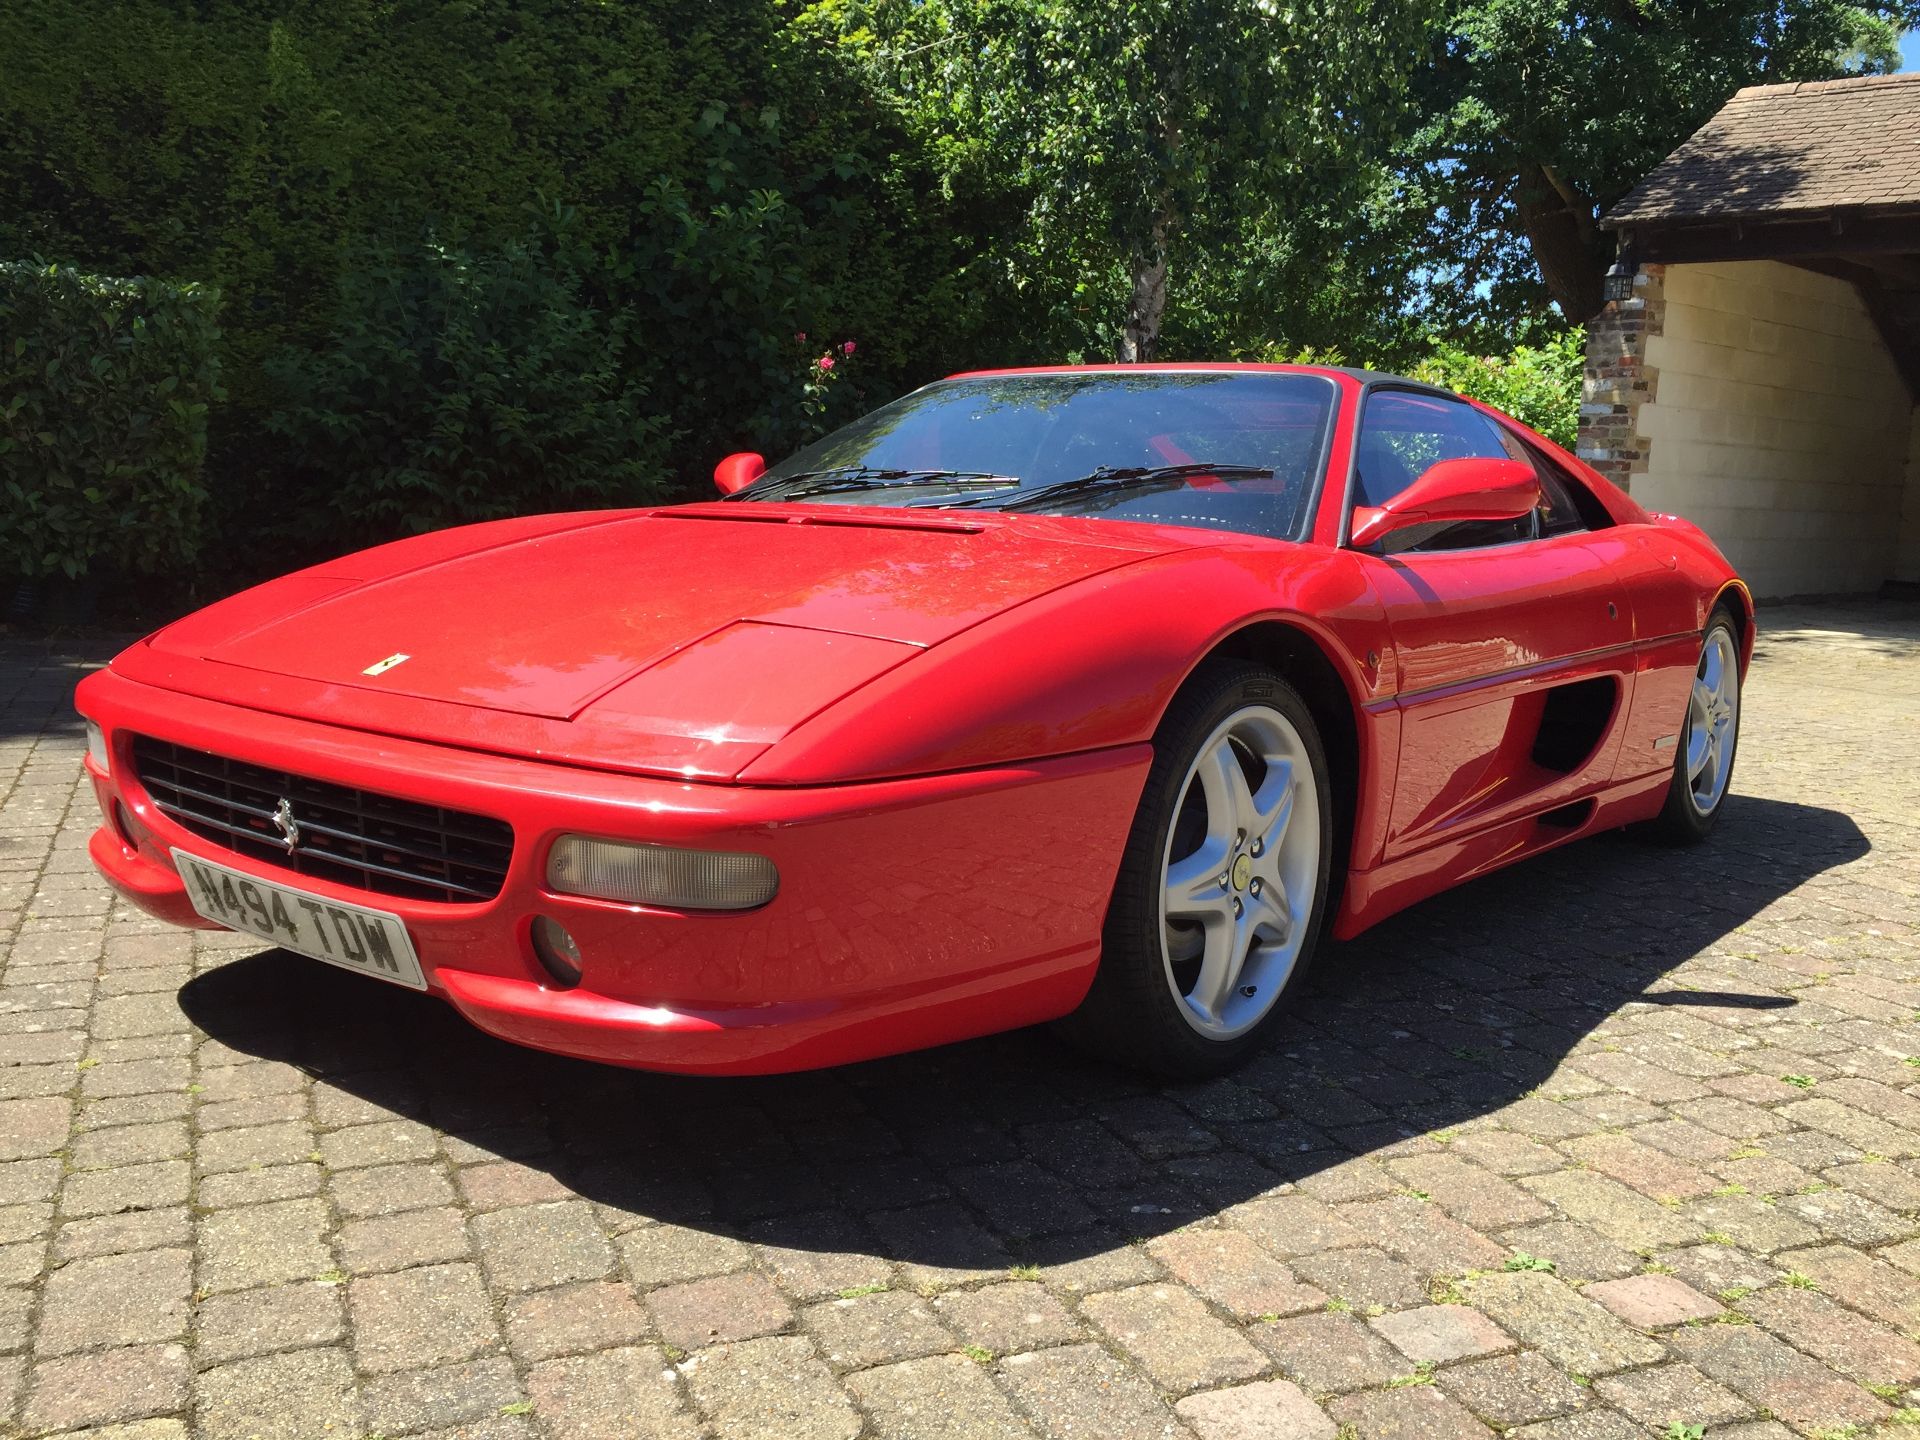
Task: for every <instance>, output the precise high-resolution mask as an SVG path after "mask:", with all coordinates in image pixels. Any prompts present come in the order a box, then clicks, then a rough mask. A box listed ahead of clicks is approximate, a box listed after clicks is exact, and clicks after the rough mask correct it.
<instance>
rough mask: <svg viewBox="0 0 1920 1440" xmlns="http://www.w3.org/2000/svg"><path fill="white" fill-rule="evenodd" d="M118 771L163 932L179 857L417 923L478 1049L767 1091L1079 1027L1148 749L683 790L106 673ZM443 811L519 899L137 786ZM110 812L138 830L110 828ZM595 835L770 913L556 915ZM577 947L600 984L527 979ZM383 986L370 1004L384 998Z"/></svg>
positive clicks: (98, 777) (93, 770)
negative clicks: (553, 879) (744, 892)
mask: <svg viewBox="0 0 1920 1440" xmlns="http://www.w3.org/2000/svg"><path fill="white" fill-rule="evenodd" d="M78 703H79V706H80V709H81V710H82V712H83V713H84V714H85V715H86V716H87V717H88V718H89V719H91V720H92V721H94V722H95V723H96V724H98V725H100V726H101V727H102V729H103V730H105V732H106V734H107V742H108V751H109V756H110V759H111V767H110V770H109V771H108V772H105V773H103V772H101V771H100V770H99V769H98V767H96V766H95V765H94V764H93V762H92V761H91V760H88V761H87V762H86V765H87V771H88V774H89V776H90V777H91V779H92V781H93V785H94V790H95V793H96V795H97V797H98V798H99V801H100V805H101V810H102V813H103V814H104V815H105V816H107V817H108V818H107V823H106V824H104V825H103V826H102V827H101V828H100V830H99V831H97V832H96V833H95V835H94V836H93V838H92V841H91V844H90V847H89V849H90V853H91V855H92V858H93V860H94V863H95V864H96V865H97V866H98V867H99V869H100V871H101V873H102V874H103V875H104V876H105V877H106V878H107V880H108V882H109V883H110V884H112V885H113V886H114V888H115V889H116V890H118V891H119V892H120V893H121V894H122V895H124V896H126V897H127V899H129V900H130V901H132V902H133V903H134V904H136V905H138V906H140V907H141V908H142V909H143V910H146V911H147V912H149V913H150V914H153V915H156V916H158V917H160V918H161V919H163V920H168V921H171V922H173V923H175V924H181V925H195V926H206V925H208V923H209V922H207V921H205V920H203V919H201V918H200V917H199V916H198V915H197V914H196V913H195V912H194V911H193V908H192V906H191V905H190V904H189V903H188V900H187V896H186V891H185V887H184V886H183V884H182V883H181V881H180V878H179V876H178V875H177V874H176V873H175V871H174V868H173V863H172V859H171V854H170V852H171V850H172V849H173V848H175V847H177V848H179V849H181V850H184V851H187V852H190V853H193V854H196V855H203V856H205V857H206V858H207V859H209V860H212V861H215V862H217V863H219V864H222V865H226V866H228V867H230V868H232V869H236V870H241V871H245V872H248V873H251V874H254V875H257V876H259V877H260V878H262V879H265V880H270V881H273V882H275V883H278V884H281V885H291V886H293V887H294V888H297V889H300V890H304V891H307V892H309V893H311V894H315V895H320V896H322V897H325V898H328V899H332V900H338V901H346V902H351V903H354V904H360V905H370V906H373V907H374V908H377V909H380V910H385V911H388V912H391V913H393V914H396V915H398V916H400V917H401V919H402V920H403V922H404V923H405V924H406V926H407V930H408V933H409V934H410V935H411V937H412V939H413V942H414V947H415V949H416V951H417V952H418V953H419V956H420V960H421V964H422V967H423V969H424V970H425V972H426V977H427V982H428V988H429V989H430V990H431V991H432V992H433V993H435V994H437V995H439V996H441V997H442V998H443V999H445V1000H447V1001H449V1002H450V1003H452V1004H453V1005H454V1006H455V1007H456V1008H457V1009H459V1011H460V1012H461V1013H462V1014H463V1015H465V1016H466V1017H467V1019H469V1020H470V1021H472V1022H473V1023H474V1024H475V1025H477V1026H479V1027H480V1028H481V1029H483V1030H486V1031H488V1032H489V1033H491V1034H494V1035H497V1036H500V1037H501V1038H503V1039H507V1040H511V1041H514V1042H516V1043H519V1044H523V1045H531V1046H534V1047H536V1048H539V1049H543V1050H551V1051H555V1052H557V1053H560V1054H566V1055H575V1056H580V1057H584V1058H588V1059H594V1060H603V1061H609V1062H612V1063H615V1064H621V1065H632V1066H639V1067H642V1068H648V1069H662V1070H680V1071H706V1072H714V1073H737V1074H749V1073H767V1072H773V1071H780V1070H794V1069H806V1068H812V1067H815V1066H823V1065H833V1064H841V1063H845V1062H847V1061H852V1060H859V1059H865V1058H868V1057H871V1056H875V1055H883V1054H890V1053H894V1052H897V1051H902V1050H910V1049H916V1048H920V1047H922V1046H927V1045H934V1044H941V1043H945V1042H947V1041H951V1040H958V1039H963V1038H966V1037H969V1036H973V1035H980V1034H986V1033H989V1032H992V1031H996V1030H1005V1029H1011V1028H1014V1027H1017V1026H1021V1025H1028V1024H1033V1023H1035V1022H1037V1021H1041V1020H1046V1019H1050V1018H1053V1017H1055V1016H1059V1015H1063V1014H1065V1013H1066V1012H1067V1011H1069V1010H1071V1009H1072V1008H1073V1007H1074V1006H1075V1005H1077V1004H1078V1003H1079V1001H1080V999H1081V997H1082V996H1083V995H1084V994H1085V992H1086V988H1087V986H1088V985H1089V984H1090V983H1091V982H1092V977H1093V971H1094V967H1095V965H1096V963H1097V961H1098V956H1099V935H1100V926H1101V922H1102V920H1103V918H1104V915H1105V911H1106V905H1107V899H1108V896H1109V894H1110V893H1111V890H1112V886H1113V878H1114V871H1115V869H1116V867H1117V865H1118V863H1119V857H1120V853H1121V849H1122V846H1123V845H1124V842H1125V838H1126V833H1127V828H1128V826H1129V825H1130V824H1131V821H1132V817H1133V811H1134V807H1135V805H1136V804H1137V802H1138V799H1139V793H1140V788H1141V786H1142V784H1143V783H1144V780H1145V776H1146V769H1147V765H1148V763H1149V761H1150V758H1151V757H1150V753H1149V751H1148V749H1147V747H1146V746H1129V747H1126V748H1124V749H1119V750H1109V751H1101V752H1097V753H1094V754H1087V755H1078V756H1067V757H1061V758H1057V759H1050V760H1042V761H1035V762H1030V763H1024V764H1019V765H1013V766H1008V767H1003V768H995V769H988V770H974V771H966V772H961V773H955V774H947V775H936V776H928V777H924V778H920V779H912V780H894V781H884V782H878V783H871V784H859V785H847V786H833V787H810V788H804V789H800V788H796V789H772V788H750V787H741V786H722V785H709V784H692V783H687V782H681V781H674V780H668V779H656V778H647V777H637V776H632V775H624V774H612V773H605V772H599V771H593V770H586V769H580V768H575V767H571V766H557V765H547V764H541V763H539V762H535V761H527V760H520V759H514V758H509V757H503V756H497V755H490V754H486V753H483V752H478V751H470V750H458V749H452V748H449V747H445V746H440V745H428V744H423V743H420V742H417V741H410V740H404V739H395V738H391V737H388V736H382V735H372V734H367V733H365V732H361V731H353V730H346V729H342V728H340V727H337V726H331V725H320V724H315V723H313V722H310V721H303V720H297V719H290V718H285V717H281V716H275V715H269V714H264V713H261V712H258V711H252V710H246V709H242V708H240V707H237V706H233V705H227V704H223V703H219V702H214V701H208V700H200V699H195V698H192V697H189V696H182V695H177V694H175V693H173V692H171V691H166V690H161V689H159V688H157V687H154V686H149V685H145V684H142V683H139V682H136V681H133V680H129V679H127V678H126V677H124V676H121V675H117V674H115V673H113V672H112V671H110V670H109V671H101V672H99V673H97V674H95V675H93V676H90V677H89V678H88V679H87V680H86V681H85V682H83V684H82V685H81V687H80V691H79V695H78ZM135 735H148V736H152V737H155V738H158V739H162V740H168V741H172V742H174V743H176V744H180V745H186V746H191V747H194V748H196V749H201V750H207V751H211V752H213V753H216V754H221V755H227V756H230V757H233V758H235V759H239V760H244V761H248V762H251V763H254V764H258V765H263V766H269V767H273V768H277V769H283V770H287V771H291V772H294V773H297V774H302V775H309V776H313V777H315V778H319V779H323V780H329V781H333V782H336V783H340V784H345V785H352V786H356V787H359V788H361V789H365V790H372V791H377V792H380V793H383V794H388V795H394V796H399V797H402V798H405V799H410V800H417V801H421V802H424V803H427V804H434V805H443V806H447V807H449V808H453V809H458V810H464V811H469V812H472V813H475V814H481V815H490V816H494V817H497V818H499V819H501V820H504V821H506V822H507V823H508V824H509V825H511V826H512V828H513V832H514V849H513V857H512V860H511V862H510V863H509V867H508V873H507V878H506V882H505V885H504V886H503V888H502V890H501V892H500V893H499V894H498V895H497V896H495V897H494V898H493V899H491V900H488V901H485V902H482V903H478V904H460V905H451V904H442V903H438V902H427V901H418V900H409V899H402V898H399V897H396V896H392V895H385V894H377V893H372V892H368V891H363V890H357V889H349V888H346V887H344V886H340V885H336V884H332V883H330V882H328V881H324V880H320V879H317V878H314V877H312V876H305V875H294V874H292V873H291V872H287V871H283V870H277V869H276V868H275V867H274V866H272V865H271V864H268V863H264V862H261V861H257V860H253V859H250V858H247V857H245V856H241V855H238V854H236V853H234V852H232V851H230V850H227V849H225V848H224V847H222V846H219V845H217V844H215V843H213V842H211V841H209V840H206V839H203V838H201V837H200V836H198V835H195V834H193V833H192V832H190V831H187V830H185V829H184V828H182V827H181V826H179V825H177V824H175V823H174V822H173V821H171V820H169V819H168V818H167V817H166V816H165V815H163V814H161V813H160V812H159V811H158V810H157V809H156V808H155V807H154V805H153V803H152V801H151V799H150V797H149V796H148V795H147V794H146V792H145V791H144V790H143V789H142V787H141V786H140V784H139V781H138V779H137V778H136V776H135V775H134V772H133V768H132V762H131V755H130V748H131V741H132V737H133V736H135ZM116 802H117V803H118V804H119V805H120V806H121V807H124V814H123V816H121V817H120V818H116V811H115V804H116ZM568 833H583V834H589V835H598V836H607V837H612V838H619V839H632V840H642V841H651V842H655V843H659V844H667V845H684V846H690V847H695V848H702V849H713V850H730V849H731V850H751V851H756V852H758V853H760V854H764V855H766V856H768V857H770V858H771V859H772V860H773V861H774V863H775V864H776V865H777V866H778V867H779V871H780V892H779V894H778V895H777V896H776V897H775V898H774V899H773V900H772V901H771V902H769V903H768V904H766V905H764V906H762V907H760V908H759V909H757V910H751V911H743V912H734V913H713V912H705V913H702V912H692V911H674V910H663V909H654V908H648V907H642V906H636V905H627V904H619V903H615V902H609V901H601V900H591V899H583V898H580V897H578V896H566V895H558V894H555V893H553V892H552V891H550V890H548V889H547V887H546V885H545V880H544V876H545V873H546V861H547V852H548V850H549V849H550V848H551V846H552V844H553V842H554V841H555V840H556V839H558V838H559V837H560V836H561V835H563V834H568ZM538 915H549V916H551V917H553V918H554V919H555V920H557V921H559V922H560V923H561V924H562V925H564V926H565V927H566V928H567V930H568V931H569V932H570V933H571V934H572V935H573V936H574V938H575V940H576V941H577V942H578V943H579V946H580V949H581V951H582V954H583V957H584V964H583V971H584V975H583V979H582V982H581V984H580V985H579V986H578V987H576V988H572V989H560V988H557V987H556V986H555V985H554V984H553V983H552V982H551V981H550V980H549V979H548V978H547V976H546V972H545V971H544V969H543V968H542V967H541V966H540V964H539V963H538V961H537V960H536V959H535V958H534V955H533V951H532V946H531V942H530V939H529V931H530V928H531V926H532V923H533V920H534V918H535V917H536V916H538ZM369 983H374V982H371V981H370V982H369Z"/></svg>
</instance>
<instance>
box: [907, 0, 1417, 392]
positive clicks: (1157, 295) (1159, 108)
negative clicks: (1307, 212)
mask: <svg viewBox="0 0 1920 1440" xmlns="http://www.w3.org/2000/svg"><path fill="white" fill-rule="evenodd" d="M1432 15H1433V12H1432V10H1431V9H1430V0H1382V3H1374V4H1368V3H1364V0H1298V3H1294V4H1290V5H1285V6H1282V5H1278V4H1274V3H1271V0H933V3H930V4H927V5H911V4H910V5H905V6H902V7H900V9H899V11H897V12H896V14H895V16H894V19H895V21H896V25H897V28H896V30H895V31H894V33H893V34H892V36H891V37H890V38H891V41H892V48H893V50H894V52H895V53H897V54H899V55H901V56H903V57H906V58H904V59H903V61H902V63H901V66H900V71H901V75H902V79H903V83H904V84H905V85H906V87H907V88H908V89H909V90H911V91H914V92H917V93H918V95H919V96H920V98H921V100H922V101H923V103H925V104H926V105H927V106H929V107H930V108H931V109H932V111H933V112H935V113H936V114H937V116H938V117H939V120H940V122H941V123H944V124H945V125H946V126H947V127H948V128H949V130H950V131H951V132H952V134H953V135H954V136H955V137H956V138H955V140H954V145H955V147H956V149H957V150H966V148H967V144H966V142H964V141H961V140H959V139H958V138H957V137H960V136H966V137H971V138H972V139H974V140H977V142H978V143H979V144H980V145H982V146H984V148H985V150H986V151H987V153H989V154H991V155H994V156H996V157H998V161H999V164H1000V165H1001V166H1002V167H1003V168H1004V172H1005V175H1006V177H1007V179H1008V181H1009V183H1011V184H1013V185H1015V186H1016V187H1018V188H1019V189H1020V190H1021V191H1023V192H1024V194H1025V196H1026V201H1027V207H1026V214H1025V216H1024V224H1023V229H1024V234H1023V235H1022V236H1021V237H1020V240H1019V241H1017V242H1016V244H1015V245H1014V246H1013V247H1012V263H1014V264H1016V265H1019V264H1020V263H1021V262H1022V260H1023V259H1029V258H1031V257H1036V256H1037V257H1044V263H1043V265H1042V266H1041V267H1036V273H1035V275H1034V277H1033V278H1035V279H1041V278H1043V277H1042V276H1041V275H1040V274H1039V273H1038V271H1039V270H1041V269H1051V268H1053V267H1058V266H1060V265H1062V263H1063V262H1064V264H1065V265H1066V266H1068V267H1069V268H1070V269H1071V270H1072V271H1073V272H1074V273H1075V274H1077V275H1078V276H1079V277H1080V279H1081V283H1083V284H1084V283H1087V281H1088V279H1089V277H1090V278H1091V283H1092V284H1093V285H1094V286H1095V287H1096V294H1095V295H1094V296H1093V299H1094V302H1095V306H1096V308H1097V310H1098V311H1099V312H1101V313H1102V314H1104V315H1105V316H1106V317H1108V320H1107V325H1106V326H1105V327H1104V328H1107V329H1108V330H1109V331H1111V330H1113V329H1116V328H1117V331H1118V335H1117V342H1116V344H1115V349H1116V351H1117V353H1118V356H1119V358H1120V359H1121V360H1123V361H1141V360H1150V359H1152V358H1153V357H1154V355H1155V352H1156V350H1157V348H1158V345H1159V341H1160V335H1161V329H1162V323H1163V319H1164V317H1165V315H1166V312H1167V305H1168V297H1169V294H1170V292H1172V291H1173V290H1174V289H1175V287H1177V286H1179V285H1180V284H1182V283H1183V281H1184V280H1186V279H1187V278H1188V277H1190V276H1191V275H1192V274H1193V273H1194V272H1195V271H1196V269H1197V268H1198V266H1197V257H1198V256H1199V255H1201V254H1206V255H1217V254H1219V253H1220V252H1222V251H1225V250H1230V249H1232V248H1235V247H1239V246H1243V245H1245V244H1247V243H1249V241H1250V237H1254V236H1256V235H1258V234H1260V233H1261V232H1262V230H1263V228H1270V227H1271V226H1272V224H1273V223H1274V221H1275V219H1276V217H1280V216H1284V215H1285V214H1287V213H1288V212H1289V211H1290V210H1296V209H1301V210H1304V209H1308V208H1319V207H1320V206H1323V205H1324V204H1325V201H1326V198H1327V197H1328V196H1329V195H1331V194H1336V193H1342V192H1344V191H1346V190H1347V189H1348V188H1349V187H1350V186H1351V185H1352V184H1353V182H1354V180H1355V178H1356V177H1357V176H1360V175H1362V174H1363V173H1364V172H1365V170H1366V162H1367V161H1368V159H1369V158H1370V157H1372V156H1375V155H1378V154H1380V153H1383V152H1384V149H1385V147H1386V145H1387V143H1388V142H1389V140H1390V139H1391V137H1392V136H1393V134H1394V133H1395V125H1396V122H1397V121H1398V118H1399V110H1398V106H1399V103H1400V100H1401V97H1402V96H1403V95H1404V93H1405V91H1406V89H1407V82H1408V79H1409V76H1410V72H1411V68H1412V66H1413V64H1414V63H1415V62H1416V60H1417V58H1418V56H1419V53H1420V44H1421V40H1422V36H1423V34H1424V33H1425V28H1426V26H1427V24H1428V23H1429V22H1430V20H1431V19H1432ZM885 20H886V16H885V14H884V12H883V13H882V14H881V16H880V17H879V19H878V20H876V24H880V25H884V23H885ZM1055 278H1056V279H1057V278H1058V272H1057V270H1056V271H1055ZM1115 320H1117V321H1118V324H1117V326H1115V325H1114V323H1113V322H1114V321H1115Z"/></svg>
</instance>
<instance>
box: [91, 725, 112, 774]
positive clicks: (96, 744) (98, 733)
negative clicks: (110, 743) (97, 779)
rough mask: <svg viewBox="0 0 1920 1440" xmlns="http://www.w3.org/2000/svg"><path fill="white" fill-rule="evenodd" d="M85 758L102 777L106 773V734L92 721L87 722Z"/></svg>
mask: <svg viewBox="0 0 1920 1440" xmlns="http://www.w3.org/2000/svg"><path fill="white" fill-rule="evenodd" d="M87 758H88V759H89V760H91V761H93V763H94V767H95V768H96V769H98V770H99V772H100V773H101V774H102V775H104V774H106V773H107V770H108V768H109V767H108V764H107V732H106V731H104V730H102V729H101V728H100V727H99V726H98V725H96V724H94V723H93V721H91V720H89V721H87Z"/></svg>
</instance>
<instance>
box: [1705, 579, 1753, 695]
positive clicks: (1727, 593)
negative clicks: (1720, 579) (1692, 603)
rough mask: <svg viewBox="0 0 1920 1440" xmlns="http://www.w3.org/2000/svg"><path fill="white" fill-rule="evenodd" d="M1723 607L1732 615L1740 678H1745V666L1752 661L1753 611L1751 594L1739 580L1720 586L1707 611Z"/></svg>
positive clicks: (1710, 611) (1709, 612)
mask: <svg viewBox="0 0 1920 1440" xmlns="http://www.w3.org/2000/svg"><path fill="white" fill-rule="evenodd" d="M1723 606H1724V607H1725V608H1726V610H1727V611H1728V613H1730V614H1731V615H1732V616H1733V629H1734V637H1733V638H1734V639H1735V640H1736V641H1737V642H1738V643H1739V646H1740V678H1741V679H1742V680H1745V679H1746V675H1747V667H1748V666H1749V665H1751V664H1752V663H1753V641H1754V633H1755V632H1754V611H1753V596H1752V594H1750V593H1749V592H1748V590H1747V587H1746V583H1745V582H1744V581H1741V580H1729V581H1728V582H1727V583H1726V584H1725V585H1722V586H1721V587H1720V593H1719V594H1718V595H1716V596H1714V597H1713V605H1712V606H1711V607H1709V609H1708V611H1707V613H1708V614H1709V615H1711V614H1712V613H1713V611H1714V610H1717V609H1720V608H1721V607H1723Z"/></svg>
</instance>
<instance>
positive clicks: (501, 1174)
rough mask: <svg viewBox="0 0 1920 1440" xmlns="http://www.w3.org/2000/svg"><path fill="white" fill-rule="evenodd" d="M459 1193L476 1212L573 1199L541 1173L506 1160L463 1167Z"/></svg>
mask: <svg viewBox="0 0 1920 1440" xmlns="http://www.w3.org/2000/svg"><path fill="white" fill-rule="evenodd" d="M460 1193H461V1194H462V1195H464V1196H465V1197H466V1200H467V1203H468V1204H469V1205H471V1206H472V1207H473V1208H474V1209H476V1210H498V1209H502V1208H504V1207H506V1206H510V1205H537V1204H541V1203H543V1202H545V1201H550V1200H569V1199H571V1198H573V1197H572V1192H571V1191H570V1190H568V1189H567V1187H566V1186H565V1185H563V1184H561V1183H560V1181H559V1180H557V1179H555V1178H554V1177H553V1176H552V1175H551V1174H549V1173H548V1172H546V1171H545V1170H540V1169H537V1168H535V1167H533V1166H530V1165H518V1164H515V1163H514V1162H512V1161H510V1160H502V1161H496V1162H493V1163H490V1164H484V1165H469V1166H467V1167H466V1168H465V1169H464V1170H462V1171H461V1172H460Z"/></svg>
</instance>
